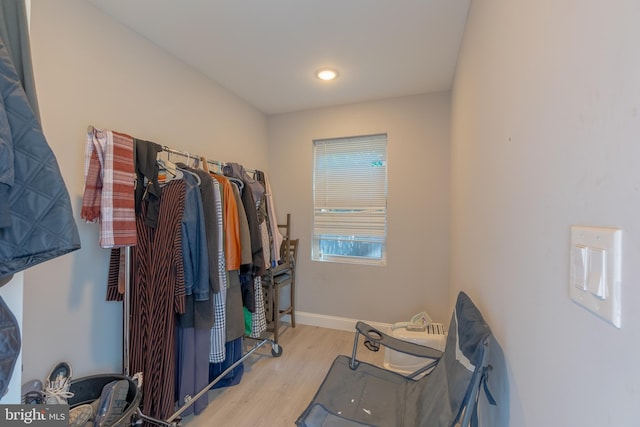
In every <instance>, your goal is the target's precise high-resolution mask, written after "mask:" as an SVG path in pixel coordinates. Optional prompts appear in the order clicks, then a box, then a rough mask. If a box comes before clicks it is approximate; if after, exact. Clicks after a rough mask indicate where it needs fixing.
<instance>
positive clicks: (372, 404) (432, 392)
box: [296, 292, 495, 427]
mask: <svg viewBox="0 0 640 427" xmlns="http://www.w3.org/2000/svg"><path fill="white" fill-rule="evenodd" d="M360 335H362V336H364V345H365V346H366V347H367V348H369V349H370V350H373V351H377V350H378V349H379V347H380V346H381V345H382V346H385V347H388V348H391V349H393V350H396V351H399V352H402V353H406V354H410V355H413V356H419V357H426V358H428V359H432V360H433V362H431V363H429V364H428V365H426V366H425V367H423V368H421V369H419V370H418V371H416V372H414V373H412V374H410V375H408V376H403V375H400V374H398V373H396V372H392V371H389V370H386V369H383V368H380V367H377V366H375V365H371V364H369V363H365V362H362V361H359V360H358V359H357V358H356V352H357V348H358V341H359V338H360ZM490 338H491V330H490V329H489V326H488V325H487V324H486V323H485V321H484V319H483V318H482V314H481V313H480V311H479V310H478V309H477V308H476V306H475V305H474V304H473V302H472V301H471V299H470V298H469V297H468V296H467V295H466V294H465V293H464V292H460V294H459V295H458V298H457V301H456V305H455V309H454V312H453V315H452V317H451V323H450V325H449V333H448V336H447V343H446V347H445V351H444V352H441V351H438V350H435V349H432V348H430V347H425V346H421V345H418V344H414V343H411V342H406V341H401V340H398V339H396V338H393V337H391V336H389V335H386V334H384V333H383V332H381V331H379V330H377V329H375V328H373V327H371V326H369V325H367V324H366V323H363V322H358V323H357V325H356V336H355V340H354V346H353V353H352V355H351V357H348V356H344V355H340V356H338V357H337V358H336V359H335V361H334V362H333V365H332V366H331V368H330V370H329V372H328V373H327V376H326V377H325V379H324V381H323V383H322V385H321V386H320V388H319V389H318V391H317V392H316V395H315V397H314V398H313V400H312V401H311V403H310V404H309V405H308V406H307V408H306V409H305V411H304V412H303V413H302V414H301V415H300V417H299V418H298V420H297V421H296V424H297V425H298V426H299V427H320V426H322V427H329V426H332V427H356V426H379V427H402V426H405V427H414V426H416V427H418V426H420V427H452V426H458V425H460V426H462V427H467V426H476V425H477V424H478V422H477V420H478V417H477V411H476V409H477V402H478V397H479V394H480V390H481V388H483V387H484V390H485V392H486V394H487V400H488V401H489V403H491V404H495V401H494V400H493V398H492V396H491V394H490V393H489V392H488V389H487V383H486V381H487V375H488V372H489V370H490V369H491V367H490V366H489V365H488V362H487V360H488V352H489V342H490ZM430 369H432V370H431V371H430V372H429V370H430ZM425 372H427V373H426V374H425ZM421 375H422V376H421ZM416 378H419V379H416Z"/></svg>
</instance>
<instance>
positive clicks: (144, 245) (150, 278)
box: [130, 180, 185, 419]
mask: <svg viewBox="0 0 640 427" xmlns="http://www.w3.org/2000/svg"><path fill="white" fill-rule="evenodd" d="M184 195H185V183H184V181H182V180H175V181H171V182H169V183H168V184H167V185H166V186H165V187H164V188H163V190H162V196H161V199H160V211H159V212H158V224H157V227H156V228H151V227H149V226H147V225H146V224H145V221H144V216H145V214H146V207H147V204H146V203H144V204H143V206H142V208H143V209H142V215H140V217H139V218H138V221H137V225H138V233H139V242H138V245H137V246H136V247H135V248H133V253H134V255H133V257H132V258H133V266H132V267H133V286H132V289H131V334H130V337H131V339H130V365H131V372H143V374H144V382H143V386H142V387H143V390H142V395H143V396H144V399H143V403H142V408H141V409H142V411H143V412H144V413H145V414H146V415H149V416H151V417H154V418H157V419H166V418H168V417H169V416H170V415H171V414H172V413H173V411H174V403H175V390H176V383H175V378H176V365H177V364H176V348H175V346H176V341H175V339H176V337H175V330H176V315H175V314H176V313H183V312H184V308H185V291H184V265H183V263H182V252H181V251H182V232H181V221H182V215H183V213H184Z"/></svg>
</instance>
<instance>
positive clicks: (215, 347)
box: [209, 179, 227, 363]
mask: <svg viewBox="0 0 640 427" xmlns="http://www.w3.org/2000/svg"><path fill="white" fill-rule="evenodd" d="M211 181H212V182H213V199H214V201H215V212H214V215H215V218H216V239H217V240H218V244H217V247H218V278H219V280H220V292H217V293H215V294H214V295H213V304H214V312H213V315H214V321H213V327H212V328H211V348H210V351H209V362H210V363H221V362H223V361H224V359H225V357H226V353H225V345H224V344H225V342H226V334H225V331H226V321H227V311H226V305H227V267H226V264H225V257H224V225H223V214H222V193H221V192H220V184H219V183H218V181H216V180H215V179H211ZM209 215H211V213H209Z"/></svg>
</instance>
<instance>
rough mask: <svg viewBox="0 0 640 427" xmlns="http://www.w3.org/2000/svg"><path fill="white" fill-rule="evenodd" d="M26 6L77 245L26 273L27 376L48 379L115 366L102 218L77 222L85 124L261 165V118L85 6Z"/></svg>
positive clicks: (115, 317) (115, 328)
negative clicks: (60, 370)
mask: <svg viewBox="0 0 640 427" xmlns="http://www.w3.org/2000/svg"><path fill="white" fill-rule="evenodd" d="M31 12H32V21H31V31H32V39H31V43H32V54H33V62H34V69H35V77H36V83H37V89H38V97H39V102H40V113H41V116H42V121H43V127H44V133H45V135H46V137H47V139H48V142H49V145H50V146H51V148H52V149H53V151H54V152H55V153H56V156H57V159H58V163H59V165H60V168H61V170H62V174H63V177H64V179H65V182H66V184H67V187H68V189H69V192H70V196H71V199H72V205H73V208H74V213H75V217H76V220H77V222H78V226H79V229H80V237H81V241H82V249H81V250H80V251H77V252H75V253H73V254H70V255H67V256H64V257H61V258H59V259H56V260H54V261H51V262H48V263H45V264H43V265H41V266H38V267H34V268H32V269H30V270H28V271H26V272H25V275H24V330H23V332H24V345H23V361H24V376H23V379H25V380H28V379H30V378H40V379H44V376H46V374H47V373H48V371H49V369H50V368H51V367H52V366H53V365H54V364H55V363H56V362H57V361H59V360H66V361H69V362H70V363H71V364H72V365H73V368H74V376H76V377H78V376H82V375H88V374H91V373H99V372H120V371H121V369H122V368H121V355H122V338H121V337H122V332H121V331H122V329H121V325H122V314H121V305H120V304H119V303H115V302H105V294H106V278H107V264H108V251H107V250H103V249H101V248H99V246H98V225H96V224H85V223H84V221H82V220H81V219H80V218H79V212H80V210H79V208H80V201H81V197H82V192H83V183H84V177H83V156H84V143H85V132H86V129H87V125H89V124H92V125H95V126H97V127H100V128H108V129H113V130H117V131H121V132H125V133H128V134H130V135H133V136H135V137H138V138H142V139H147V140H151V141H155V142H157V143H159V144H163V145H168V146H171V147H174V148H178V149H182V150H185V151H191V152H194V153H198V154H202V155H206V156H208V157H210V158H215V159H217V160H221V161H226V162H238V163H241V164H244V165H246V166H247V167H251V168H265V167H266V165H267V146H266V141H267V127H266V117H265V116H264V115H263V114H262V113H260V112H259V111H257V110H256V109H255V108H253V107H251V106H249V105H248V104H247V103H245V102H244V101H242V100H240V99H239V98H237V97H236V96H234V95H232V94H230V93H229V92H228V91H226V90H225V89H223V88H222V87H220V86H219V85H218V84H216V83H215V82H212V81H211V80H208V79H207V78H205V77H204V76H202V75H201V74H199V73H197V72H195V71H194V70H193V69H191V68H189V67H187V66H185V65H184V64H182V63H181V62H179V61H177V60H176V59H175V58H173V57H171V56H169V55H167V54H166V53H163V52H162V51H161V50H159V49H158V48H157V47H155V46H154V45H152V44H151V43H149V42H148V41H146V40H145V39H143V38H141V37H140V36H138V35H136V34H135V33H133V32H131V31H129V30H127V29H126V28H124V27H122V26H121V25H119V24H117V23H115V22H114V21H112V20H111V19H110V18H108V17H107V16H106V15H103V14H102V13H101V12H100V11H99V10H98V9H96V8H95V7H93V6H92V5H91V4H90V3H89V2H86V1H81V0H64V1H55V2H52V1H48V0H33V4H32V10H31ZM176 160H178V159H176Z"/></svg>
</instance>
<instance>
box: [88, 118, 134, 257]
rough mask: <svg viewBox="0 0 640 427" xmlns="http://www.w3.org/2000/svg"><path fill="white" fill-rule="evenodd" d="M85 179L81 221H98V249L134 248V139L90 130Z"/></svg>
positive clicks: (114, 133) (103, 131)
mask: <svg viewBox="0 0 640 427" xmlns="http://www.w3.org/2000/svg"><path fill="white" fill-rule="evenodd" d="M84 176H85V187H84V194H83V196H82V210H81V212H80V217H81V218H82V219H84V220H86V221H88V222H95V221H96V220H99V221H100V246H101V247H103V248H115V247H122V246H131V245H135V244H136V243H137V235H136V217H135V208H134V194H133V193H134V183H135V174H134V165H133V138H132V137H131V136H129V135H125V134H122V133H118V132H113V131H110V130H101V129H95V128H92V129H90V131H89V132H88V133H87V145H86V151H85V162H84Z"/></svg>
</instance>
